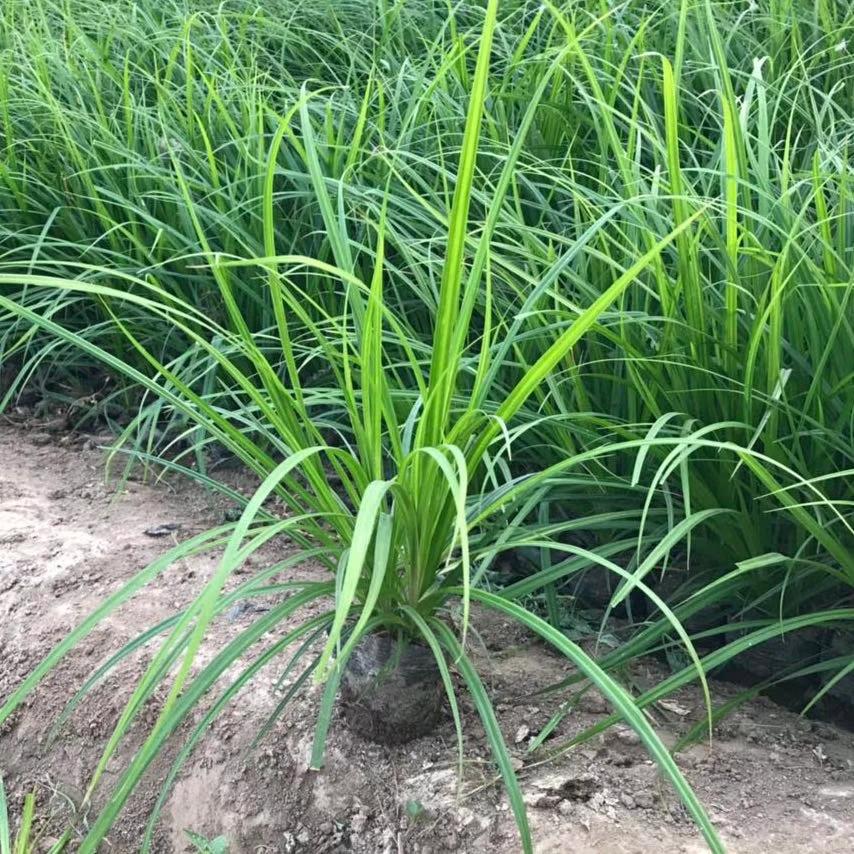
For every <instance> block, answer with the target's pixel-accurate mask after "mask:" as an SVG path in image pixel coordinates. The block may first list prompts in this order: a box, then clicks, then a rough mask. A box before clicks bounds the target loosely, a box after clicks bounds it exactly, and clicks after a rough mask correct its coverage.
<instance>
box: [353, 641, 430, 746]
mask: <svg viewBox="0 0 854 854" xmlns="http://www.w3.org/2000/svg"><path fill="white" fill-rule="evenodd" d="M340 696H341V708H342V711H343V714H344V719H345V720H346V722H347V725H348V726H349V728H350V729H351V730H352V731H353V732H355V733H356V734H357V735H360V736H362V737H363V738H367V739H369V740H370V741H376V742H379V743H381V744H403V743H404V742H407V741H411V740H412V739H414V738H419V737H420V736H422V735H426V734H427V733H429V732H430V731H431V730H433V729H434V727H435V726H436V724H437V723H438V722H439V719H440V718H441V716H442V700H443V689H442V682H441V677H440V674H439V669H438V667H437V666H436V659H435V658H434V657H433V653H432V652H431V651H430V650H429V649H427V648H426V647H423V646H420V645H418V644H411V643H410V644H401V643H399V642H398V641H397V640H396V639H395V638H394V637H392V636H391V635H387V634H372V635H366V636H365V637H364V638H362V640H361V641H360V642H359V644H358V645H357V646H356V648H355V649H354V650H353V653H352V655H351V656H350V659H349V661H348V662H347V666H346V668H345V669H344V673H343V674H342V677H341V694H340Z"/></svg>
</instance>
